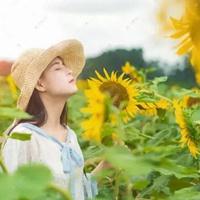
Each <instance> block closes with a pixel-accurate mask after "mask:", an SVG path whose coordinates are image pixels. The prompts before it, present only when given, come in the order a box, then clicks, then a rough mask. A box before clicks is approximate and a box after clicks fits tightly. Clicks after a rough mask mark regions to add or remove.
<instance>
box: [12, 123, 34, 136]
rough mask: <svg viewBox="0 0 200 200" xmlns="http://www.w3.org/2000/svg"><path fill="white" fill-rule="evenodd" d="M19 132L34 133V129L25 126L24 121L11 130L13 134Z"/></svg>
mask: <svg viewBox="0 0 200 200" xmlns="http://www.w3.org/2000/svg"><path fill="white" fill-rule="evenodd" d="M14 132H17V133H29V134H32V130H31V129H29V128H27V127H25V126H23V123H21V124H18V125H17V126H15V128H13V130H12V131H11V134H12V133H14Z"/></svg>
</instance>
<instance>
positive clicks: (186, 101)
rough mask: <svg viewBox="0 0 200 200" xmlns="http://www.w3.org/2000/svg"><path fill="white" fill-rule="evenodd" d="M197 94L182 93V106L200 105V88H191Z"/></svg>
mask: <svg viewBox="0 0 200 200" xmlns="http://www.w3.org/2000/svg"><path fill="white" fill-rule="evenodd" d="M192 90H193V91H194V92H195V93H196V94H199V95H198V96H192V95H184V96H183V106H184V107H187V108H191V107H195V106H199V105H200V90H199V89H198V88H193V89H192Z"/></svg>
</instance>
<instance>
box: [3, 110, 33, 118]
mask: <svg viewBox="0 0 200 200" xmlns="http://www.w3.org/2000/svg"><path fill="white" fill-rule="evenodd" d="M0 117H1V118H6V119H15V118H16V119H21V118H23V119H29V118H32V117H31V116H30V115H29V114H27V113H25V112H22V111H21V110H20V109H18V108H8V107H0Z"/></svg>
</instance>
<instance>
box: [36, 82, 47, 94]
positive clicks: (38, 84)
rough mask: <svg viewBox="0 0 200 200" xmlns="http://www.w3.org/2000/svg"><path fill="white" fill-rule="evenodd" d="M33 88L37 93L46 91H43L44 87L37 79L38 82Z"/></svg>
mask: <svg viewBox="0 0 200 200" xmlns="http://www.w3.org/2000/svg"><path fill="white" fill-rule="evenodd" d="M35 88H36V89H37V90H38V91H39V92H45V91H46V89H45V87H44V85H43V83H42V81H41V79H39V80H38V81H37V84H36V86H35Z"/></svg>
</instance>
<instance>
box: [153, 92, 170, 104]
mask: <svg viewBox="0 0 200 200" xmlns="http://www.w3.org/2000/svg"><path fill="white" fill-rule="evenodd" d="M154 94H155V96H157V97H159V98H162V99H165V100H166V101H168V102H170V103H171V102H172V101H171V100H170V99H169V98H167V97H164V96H162V95H160V94H158V93H157V92H155V91H154Z"/></svg>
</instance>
